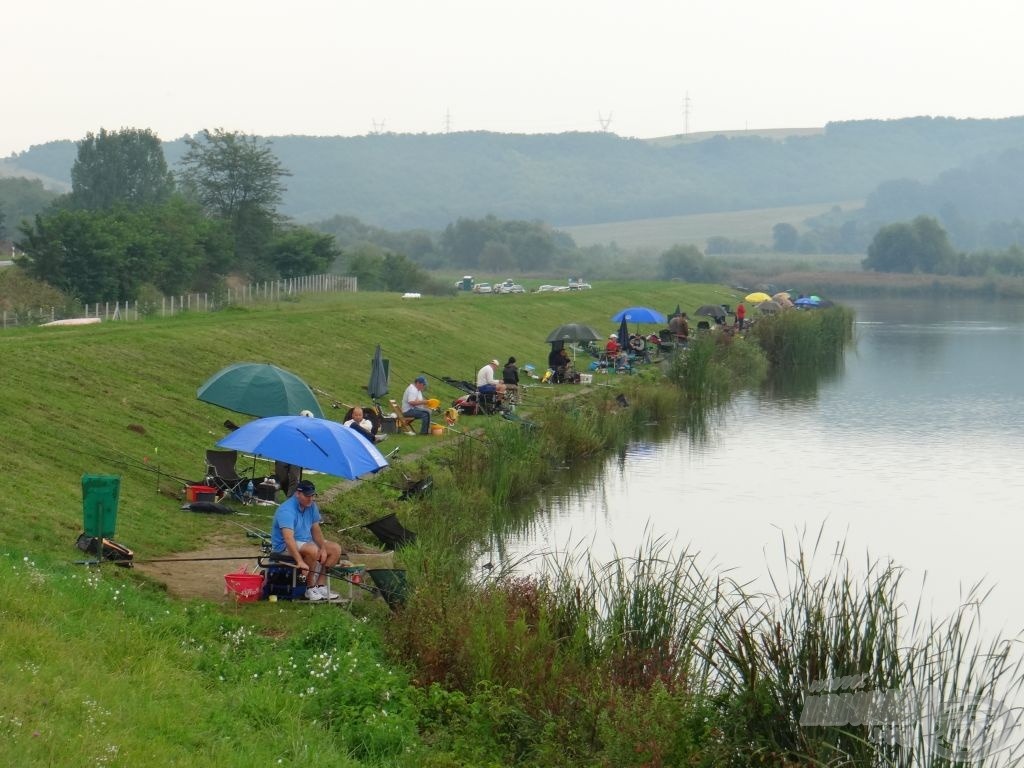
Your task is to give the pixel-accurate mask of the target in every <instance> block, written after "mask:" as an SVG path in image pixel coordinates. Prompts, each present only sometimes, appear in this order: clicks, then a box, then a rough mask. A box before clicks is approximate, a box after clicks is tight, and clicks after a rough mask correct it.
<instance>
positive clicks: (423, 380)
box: [416, 376, 427, 387]
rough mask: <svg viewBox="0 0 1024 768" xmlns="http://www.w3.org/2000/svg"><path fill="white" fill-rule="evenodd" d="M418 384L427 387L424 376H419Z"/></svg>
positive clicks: (417, 378)
mask: <svg viewBox="0 0 1024 768" xmlns="http://www.w3.org/2000/svg"><path fill="white" fill-rule="evenodd" d="M416 383H417V384H422V385H423V386H424V387H425V386H427V380H426V379H425V378H423V377H422V376H417V377H416Z"/></svg>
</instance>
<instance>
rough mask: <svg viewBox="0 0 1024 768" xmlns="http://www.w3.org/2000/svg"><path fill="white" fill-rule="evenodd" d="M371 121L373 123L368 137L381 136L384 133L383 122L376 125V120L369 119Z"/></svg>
mask: <svg viewBox="0 0 1024 768" xmlns="http://www.w3.org/2000/svg"><path fill="white" fill-rule="evenodd" d="M371 120H372V121H373V130H372V131H370V135H372V136H380V134H382V133H383V132H384V122H385V121H384V120H381V121H380V122H379V123H378V122H377V121H376V120H373V118H371Z"/></svg>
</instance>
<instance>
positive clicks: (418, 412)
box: [402, 376, 430, 435]
mask: <svg viewBox="0 0 1024 768" xmlns="http://www.w3.org/2000/svg"><path fill="white" fill-rule="evenodd" d="M426 388H427V380H426V379H425V378H423V377H422V376H417V377H416V378H415V380H414V381H413V382H412V384H410V385H409V386H408V387H406V388H405V392H403V393H402V415H403V416H405V417H406V418H409V419H419V420H420V434H421V435H429V434H430V411H429V410H428V409H427V408H424V407H423V406H424V405H426V404H427V401H426V400H424V399H423V390H424V389H426Z"/></svg>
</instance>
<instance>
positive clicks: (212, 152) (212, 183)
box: [180, 128, 291, 270]
mask: <svg viewBox="0 0 1024 768" xmlns="http://www.w3.org/2000/svg"><path fill="white" fill-rule="evenodd" d="M199 136H200V138H198V139H195V138H187V139H186V140H185V141H186V144H187V145H188V151H187V152H186V153H185V156H184V157H183V158H182V159H181V167H182V170H181V172H180V179H181V183H182V185H183V186H184V188H185V189H186V190H187V191H188V192H189V194H191V195H193V196H194V197H195V199H196V200H198V201H199V203H200V205H201V206H202V207H203V209H204V210H205V211H206V212H207V213H209V214H210V215H212V216H215V217H217V218H220V219H223V220H225V221H227V222H229V224H230V226H231V230H232V232H233V233H234V238H235V257H236V260H237V261H239V262H240V263H241V264H244V265H246V267H247V268H248V269H250V270H252V269H254V268H255V267H256V266H257V265H258V264H259V263H260V261H261V260H262V257H263V255H264V253H265V249H266V247H267V244H268V242H269V240H270V238H271V235H272V233H273V230H274V225H275V222H276V220H277V206H278V204H279V203H280V202H281V195H282V194H283V192H284V189H285V188H284V184H283V183H282V181H281V179H282V178H283V177H285V176H290V175H291V174H290V173H289V171H287V170H286V169H285V168H284V166H283V165H281V162H280V160H278V158H277V156H276V155H275V154H274V153H273V151H272V150H271V149H270V146H269V142H266V141H263V140H261V139H258V138H256V137H255V136H248V135H246V134H243V133H239V132H231V131H225V130H223V129H221V128H218V129H216V130H214V131H209V130H206V129H204V130H203V131H201V132H200V134H199Z"/></svg>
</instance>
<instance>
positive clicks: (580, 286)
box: [568, 283, 594, 291]
mask: <svg viewBox="0 0 1024 768" xmlns="http://www.w3.org/2000/svg"><path fill="white" fill-rule="evenodd" d="M593 287H594V286H592V285H591V284H590V283H569V285H568V288H569V290H570V291H589V290H590V289H591V288H593Z"/></svg>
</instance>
